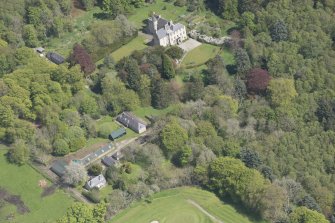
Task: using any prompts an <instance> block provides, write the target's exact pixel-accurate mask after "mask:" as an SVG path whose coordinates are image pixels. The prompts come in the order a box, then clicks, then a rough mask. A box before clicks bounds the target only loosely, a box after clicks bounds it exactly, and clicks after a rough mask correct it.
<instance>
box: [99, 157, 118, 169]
mask: <svg viewBox="0 0 335 223" xmlns="http://www.w3.org/2000/svg"><path fill="white" fill-rule="evenodd" d="M101 161H102V163H103V164H105V165H106V166H108V167H110V166H115V165H116V164H117V162H118V161H117V160H115V159H114V158H113V157H111V156H105V157H104V158H103V159H102V160H101Z"/></svg>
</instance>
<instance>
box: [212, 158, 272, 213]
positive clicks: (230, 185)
mask: <svg viewBox="0 0 335 223" xmlns="http://www.w3.org/2000/svg"><path fill="white" fill-rule="evenodd" d="M208 176H209V182H208V187H209V188H210V189H211V190H213V191H216V192H217V193H218V194H219V195H220V196H225V195H228V196H230V197H231V198H232V199H233V201H235V202H242V204H243V205H244V206H245V207H247V208H250V209H252V210H254V211H259V208H260V199H261V198H262V196H263V191H264V189H265V188H266V181H265V180H264V178H263V177H262V176H261V174H260V173H259V172H258V171H257V170H254V169H249V168H247V167H246V166H245V165H244V164H243V163H242V161H240V160H237V159H235V158H230V157H219V158H217V159H216V160H214V161H213V162H211V163H210V165H209V168H208Z"/></svg>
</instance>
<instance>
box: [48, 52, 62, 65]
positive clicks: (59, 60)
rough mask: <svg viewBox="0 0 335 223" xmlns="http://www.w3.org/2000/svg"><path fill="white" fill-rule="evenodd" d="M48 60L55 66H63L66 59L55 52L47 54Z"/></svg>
mask: <svg viewBox="0 0 335 223" xmlns="http://www.w3.org/2000/svg"><path fill="white" fill-rule="evenodd" d="M47 58H48V59H49V60H51V61H52V62H54V63H55V64H61V63H64V62H65V59H64V58H63V57H62V56H61V55H59V54H57V53H54V52H49V53H47Z"/></svg>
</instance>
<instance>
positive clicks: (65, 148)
mask: <svg viewBox="0 0 335 223" xmlns="http://www.w3.org/2000/svg"><path fill="white" fill-rule="evenodd" d="M69 152H70V148H69V144H68V143H67V142H66V141H65V140H64V139H56V140H55V142H54V143H53V153H54V155H56V156H64V155H66V154H68V153H69Z"/></svg>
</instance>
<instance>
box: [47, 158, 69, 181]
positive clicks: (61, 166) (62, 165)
mask: <svg viewBox="0 0 335 223" xmlns="http://www.w3.org/2000/svg"><path fill="white" fill-rule="evenodd" d="M66 166H67V162H66V161H65V160H56V161H55V162H54V163H53V164H52V166H51V167H50V170H51V171H52V172H54V173H55V174H57V175H58V176H60V177H61V176H63V175H64V173H65V170H66Z"/></svg>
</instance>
